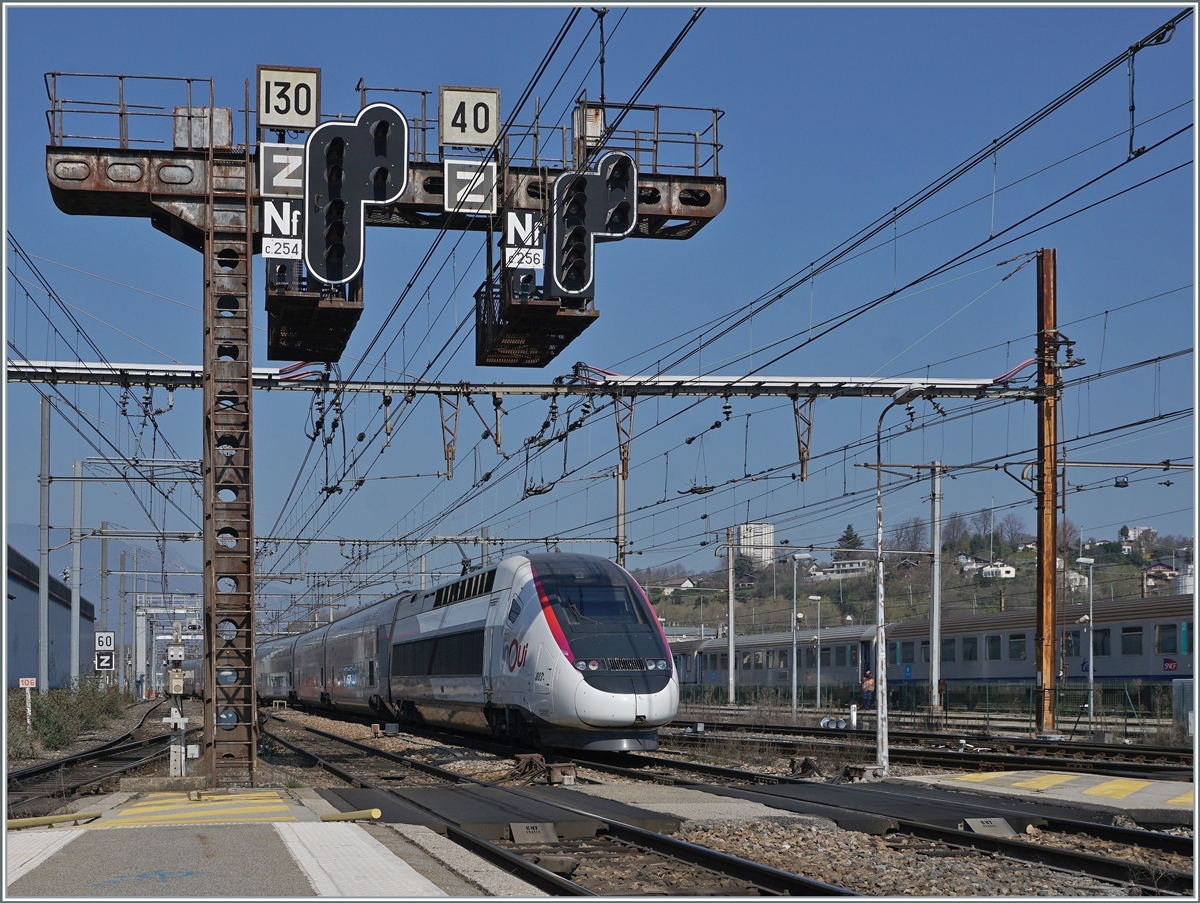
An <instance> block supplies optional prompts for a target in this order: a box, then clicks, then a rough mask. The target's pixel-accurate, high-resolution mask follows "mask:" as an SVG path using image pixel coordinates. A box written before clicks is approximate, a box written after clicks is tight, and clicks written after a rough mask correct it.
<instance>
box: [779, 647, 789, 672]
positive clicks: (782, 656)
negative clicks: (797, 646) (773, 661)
mask: <svg viewBox="0 0 1200 903" xmlns="http://www.w3.org/2000/svg"><path fill="white" fill-rule="evenodd" d="M787 666H788V654H787V650H786V649H780V650H779V667H780V668H786V667H787Z"/></svg>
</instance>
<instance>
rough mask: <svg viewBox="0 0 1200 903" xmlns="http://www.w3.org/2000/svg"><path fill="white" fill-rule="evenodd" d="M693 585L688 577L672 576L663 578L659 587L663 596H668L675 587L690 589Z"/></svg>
mask: <svg viewBox="0 0 1200 903" xmlns="http://www.w3.org/2000/svg"><path fill="white" fill-rule="evenodd" d="M695 585H696V584H694V583H693V582H692V580H691V578H690V577H672V578H671V579H670V580H664V581H663V582H662V585H661V586H660V587H659V589H660V590H661V591H662V594H663V595H664V596H669V595H671V594H672V593H673V592H675V590H677V589H692V588H693V587H695Z"/></svg>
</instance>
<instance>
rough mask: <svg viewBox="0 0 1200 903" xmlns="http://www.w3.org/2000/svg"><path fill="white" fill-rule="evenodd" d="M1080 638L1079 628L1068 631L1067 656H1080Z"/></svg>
mask: <svg viewBox="0 0 1200 903" xmlns="http://www.w3.org/2000/svg"><path fill="white" fill-rule="evenodd" d="M1079 638H1080V633H1079V631H1078V630H1068V631H1067V636H1066V639H1067V658H1079V651H1080V646H1079Z"/></svg>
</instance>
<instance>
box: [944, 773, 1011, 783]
mask: <svg viewBox="0 0 1200 903" xmlns="http://www.w3.org/2000/svg"><path fill="white" fill-rule="evenodd" d="M1010 774H1016V772H1013V771H982V772H979V773H978V774H964V775H959V776H958V777H956V778H955V779H954V780H956V781H967V782H969V783H972V784H977V783H979V782H981V781H994V780H996V778H1004V777H1008V776H1009V775H1010Z"/></svg>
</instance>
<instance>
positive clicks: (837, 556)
mask: <svg viewBox="0 0 1200 903" xmlns="http://www.w3.org/2000/svg"><path fill="white" fill-rule="evenodd" d="M862 547H863V541H862V537H861V536H859V535H858V534H857V533H855V532H854V525H853V524H846V529H845V530H843V531H842V535H841V536H839V537H838V548H839V549H846V550H847V551H845V552H834V553H833V558H834V560H835V561H840V560H842V559H845V558H853V557H854V556H853V555H851V554H849V550H851V549H861V548H862Z"/></svg>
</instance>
